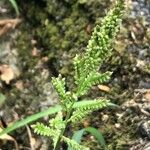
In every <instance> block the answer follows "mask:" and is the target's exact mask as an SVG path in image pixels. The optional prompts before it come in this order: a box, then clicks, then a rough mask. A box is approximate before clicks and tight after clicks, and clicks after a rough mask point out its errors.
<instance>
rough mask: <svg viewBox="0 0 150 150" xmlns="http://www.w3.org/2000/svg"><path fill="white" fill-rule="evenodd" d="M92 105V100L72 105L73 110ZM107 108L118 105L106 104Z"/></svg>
mask: <svg viewBox="0 0 150 150" xmlns="http://www.w3.org/2000/svg"><path fill="white" fill-rule="evenodd" d="M92 103H93V100H83V101H79V102H76V103H75V104H74V105H73V108H78V107H83V106H87V105H90V104H92ZM108 106H110V107H118V105H116V104H113V103H111V102H109V103H108Z"/></svg>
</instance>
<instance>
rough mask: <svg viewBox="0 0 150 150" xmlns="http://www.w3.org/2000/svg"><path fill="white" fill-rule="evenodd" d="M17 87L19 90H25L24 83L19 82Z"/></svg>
mask: <svg viewBox="0 0 150 150" xmlns="http://www.w3.org/2000/svg"><path fill="white" fill-rule="evenodd" d="M15 86H16V88H17V89H18V90H23V89H24V85H23V82H22V81H17V82H16V84H15Z"/></svg>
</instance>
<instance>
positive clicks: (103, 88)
mask: <svg viewBox="0 0 150 150" xmlns="http://www.w3.org/2000/svg"><path fill="white" fill-rule="evenodd" d="M98 88H99V89H100V90H102V91H105V92H109V91H110V88H109V87H108V86H106V85H101V84H100V85H98Z"/></svg>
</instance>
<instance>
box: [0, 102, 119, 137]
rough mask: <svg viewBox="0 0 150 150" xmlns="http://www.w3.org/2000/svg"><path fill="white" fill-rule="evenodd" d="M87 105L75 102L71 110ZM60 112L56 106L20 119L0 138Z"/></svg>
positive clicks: (59, 108)
mask: <svg viewBox="0 0 150 150" xmlns="http://www.w3.org/2000/svg"><path fill="white" fill-rule="evenodd" d="M89 103H92V101H88V100H87V101H86V100H84V101H80V102H76V103H75V104H74V105H73V108H78V107H80V106H84V105H87V104H89ZM110 106H117V105H115V104H113V103H110ZM61 110H62V108H61V106H60V105H56V106H54V107H51V108H49V109H47V110H45V111H42V112H39V113H37V114H34V115H31V116H29V117H27V118H25V119H22V120H20V121H17V122H15V123H14V124H13V125H12V126H10V127H8V128H6V129H4V130H3V131H2V132H0V136H1V135H3V134H6V133H9V132H11V131H14V130H16V129H18V128H20V127H23V126H25V125H27V124H29V123H32V122H33V121H36V120H37V119H39V118H42V117H44V116H47V115H51V114H55V113H57V112H59V111H61Z"/></svg>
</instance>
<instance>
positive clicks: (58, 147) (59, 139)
mask: <svg viewBox="0 0 150 150" xmlns="http://www.w3.org/2000/svg"><path fill="white" fill-rule="evenodd" d="M73 105H74V102H73V103H72V105H71V106H70V109H69V110H68V111H67V115H66V118H65V127H64V128H63V129H62V131H61V133H60V135H59V138H58V140H57V143H56V146H55V148H54V149H53V150H60V141H61V138H62V136H63V135H64V132H65V130H66V127H67V125H68V120H69V118H70V117H71V114H72V110H73Z"/></svg>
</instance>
